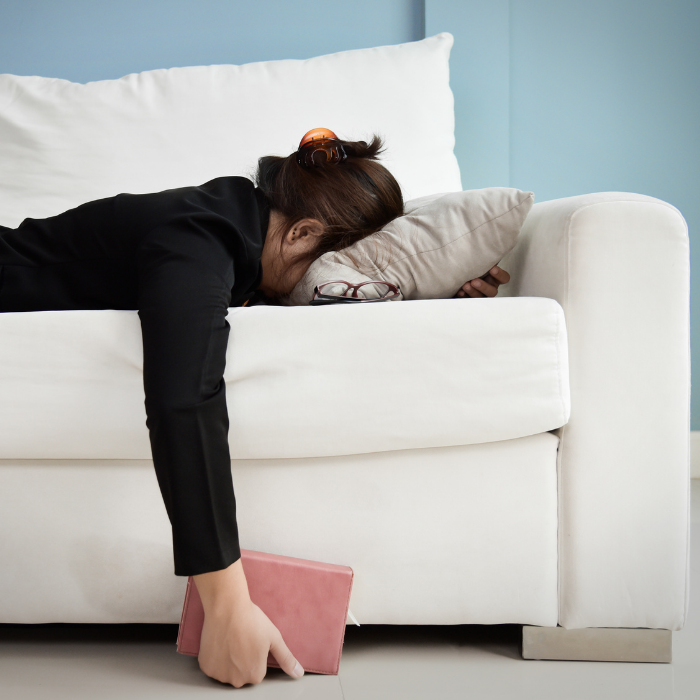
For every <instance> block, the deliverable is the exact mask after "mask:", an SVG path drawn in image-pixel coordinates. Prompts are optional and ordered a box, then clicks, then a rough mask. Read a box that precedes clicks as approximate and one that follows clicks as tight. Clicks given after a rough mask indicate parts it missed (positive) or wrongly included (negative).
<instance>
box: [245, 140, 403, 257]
mask: <svg viewBox="0 0 700 700" xmlns="http://www.w3.org/2000/svg"><path fill="white" fill-rule="evenodd" d="M339 141H340V142H341V143H342V144H343V148H344V149H345V152H346V154H347V158H345V160H343V161H341V162H339V163H326V164H324V165H321V166H319V167H316V166H312V167H304V166H302V165H300V164H299V163H297V159H296V151H295V152H294V153H292V154H291V155H289V156H287V157H282V156H264V157H262V158H260V159H259V160H258V169H257V173H256V174H255V184H256V185H257V186H258V187H259V188H260V190H261V191H262V192H263V194H265V196H266V197H267V199H268V200H269V202H270V206H271V208H272V209H276V210H277V211H279V212H280V213H281V214H282V215H283V217H284V221H285V227H286V228H289V227H290V226H294V225H296V224H297V223H298V222H299V221H301V220H302V219H306V218H310V219H318V220H319V221H320V222H321V223H322V224H323V227H324V232H323V234H322V235H321V236H319V238H318V243H317V245H316V246H315V247H314V249H313V250H311V251H309V252H308V254H306V255H304V256H303V257H301V258H297V259H295V261H294V264H297V263H307V264H308V263H310V262H313V261H314V260H315V259H316V258H319V257H321V256H322V255H324V254H325V253H328V252H331V251H335V250H342V249H343V248H347V247H348V246H350V245H352V244H353V243H356V242H357V241H359V240H362V239H363V238H365V237H366V236H369V235H370V234H372V233H376V232H377V231H380V230H381V229H382V228H383V227H384V226H386V224H388V223H389V222H390V221H392V220H393V219H395V218H396V217H398V216H402V215H403V195H402V192H401V187H400V185H399V183H398V182H397V181H396V179H395V178H394V176H393V175H392V174H391V173H390V172H389V171H388V170H387V169H386V168H385V167H384V166H383V165H381V164H380V163H378V162H377V156H378V155H379V154H380V153H381V152H383V151H384V145H383V141H382V139H381V137H380V136H378V135H377V134H374V136H373V138H372V140H371V141H370V142H369V143H367V142H366V141H344V140H343V139H339Z"/></svg>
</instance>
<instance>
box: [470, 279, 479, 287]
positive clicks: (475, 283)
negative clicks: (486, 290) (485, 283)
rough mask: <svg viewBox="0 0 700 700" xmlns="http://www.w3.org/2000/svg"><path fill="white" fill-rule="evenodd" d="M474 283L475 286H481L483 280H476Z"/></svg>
mask: <svg viewBox="0 0 700 700" xmlns="http://www.w3.org/2000/svg"><path fill="white" fill-rule="evenodd" d="M472 284H473V285H474V286H475V287H481V282H479V280H475V281H474V282H472Z"/></svg>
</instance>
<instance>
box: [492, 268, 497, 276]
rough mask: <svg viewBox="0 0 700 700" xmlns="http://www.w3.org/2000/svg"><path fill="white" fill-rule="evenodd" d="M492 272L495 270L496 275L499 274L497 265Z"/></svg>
mask: <svg viewBox="0 0 700 700" xmlns="http://www.w3.org/2000/svg"><path fill="white" fill-rule="evenodd" d="M491 272H493V273H494V275H495V274H497V273H498V268H497V267H494V268H493V269H492V270H491Z"/></svg>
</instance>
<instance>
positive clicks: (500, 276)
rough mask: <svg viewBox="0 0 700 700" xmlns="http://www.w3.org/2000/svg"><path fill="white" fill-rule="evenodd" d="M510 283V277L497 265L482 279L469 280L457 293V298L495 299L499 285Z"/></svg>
mask: <svg viewBox="0 0 700 700" xmlns="http://www.w3.org/2000/svg"><path fill="white" fill-rule="evenodd" d="M508 282H510V275H509V274H508V273H507V272H506V271H505V270H503V269H501V268H500V267H498V266H497V265H496V266H494V267H492V268H491V269H490V270H489V271H488V272H487V273H486V274H485V275H484V276H483V277H479V278H477V279H473V280H469V282H467V283H466V284H464V285H462V287H461V288H460V290H459V291H458V292H457V295H456V296H457V297H459V298H463V297H466V296H470V297H473V298H475V299H477V298H483V297H495V296H496V295H497V294H498V287H499V285H501V284H507V283H508Z"/></svg>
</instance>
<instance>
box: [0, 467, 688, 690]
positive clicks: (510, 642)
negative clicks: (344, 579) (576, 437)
mask: <svg viewBox="0 0 700 700" xmlns="http://www.w3.org/2000/svg"><path fill="white" fill-rule="evenodd" d="M692 528H693V532H692V536H691V546H692V549H693V552H692V571H691V586H692V590H691V602H690V610H689V618H688V623H687V624H686V627H685V628H684V629H683V630H682V631H680V632H676V633H674V638H673V657H674V660H673V663H672V664H627V663H591V662H569V661H525V660H523V659H522V658H521V656H520V649H519V639H520V627H519V626H517V625H498V626H493V627H478V626H468V625H465V626H457V627H389V626H367V627H360V628H357V627H348V629H347V633H346V641H345V647H344V651H343V658H342V662H341V666H340V675H339V676H314V675H311V674H309V675H307V676H304V677H303V678H302V679H300V680H297V681H295V680H292V679H289V678H287V677H286V676H285V675H284V674H283V673H282V672H280V671H276V670H274V669H271V670H270V671H269V673H268V675H267V677H266V679H265V680H264V681H263V683H261V684H260V685H257V686H245V687H244V688H241V689H238V690H236V689H234V688H233V687H232V686H230V685H224V684H221V683H218V682H216V681H212V680H211V679H209V678H207V677H206V676H204V674H202V673H201V671H199V668H198V666H197V661H196V659H194V658H191V657H186V656H182V655H180V654H177V653H175V638H176V635H177V626H175V625H37V626H32V625H0V698H8V699H10V698H11V699H12V700H25V699H26V700H29V699H31V700H43V699H44V698H47V699H48V698H51V700H63V699H65V698H71V700H83V699H85V700H87V699H88V698H89V699H90V700H93V699H96V698H99V699H100V700H112V699H115V698H120V699H121V698H129V699H134V700H139V699H140V698H148V699H149V700H157V699H158V698H168V700H180V699H181V698H187V699H188V700H199V699H200V698H212V697H217V696H220V695H221V694H225V693H231V692H235V693H237V694H240V695H242V696H244V697H249V698H255V699H261V700H268V699H275V700H276V699H279V700H292V699H294V700H297V699H299V700H374V699H377V700H379V699H381V700H391V699H393V698H400V699H401V700H415V699H418V698H420V699H421V700H422V699H424V698H425V699H428V700H432V699H433V698H435V699H436V700H437V699H439V700H443V699H444V700H451V699H452V698H460V699H462V698H477V699H479V700H481V699H482V698H488V699H489V700H500V699H501V698H503V699H506V698H508V699H510V698H517V699H518V700H529V699H530V698H532V699H533V700H534V699H535V698H537V699H538V700H542V699H543V698H553V699H554V698H556V699H557V700H578V699H579V698H580V699H581V700H583V699H586V700H589V699H590V698H595V699H596V700H607V699H608V698H610V699H611V700H612V699H613V698H614V699H615V700H618V699H619V698H634V699H635V700H647V699H649V700H662V699H666V698H668V699H669V700H670V699H674V700H691V699H692V700H697V698H700V480H695V481H694V482H693V526H692Z"/></svg>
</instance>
